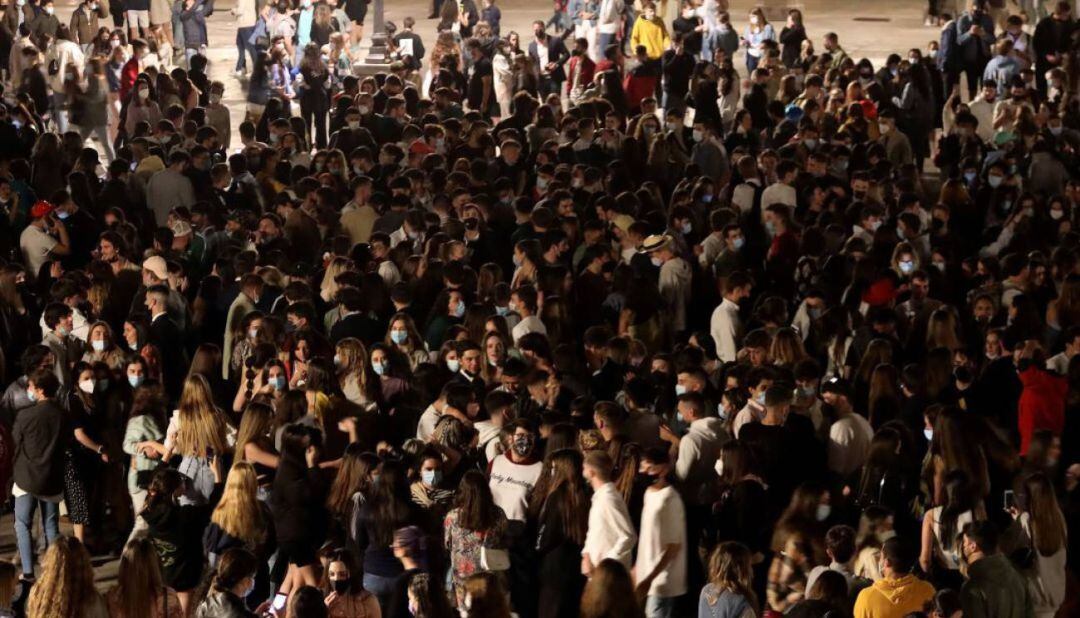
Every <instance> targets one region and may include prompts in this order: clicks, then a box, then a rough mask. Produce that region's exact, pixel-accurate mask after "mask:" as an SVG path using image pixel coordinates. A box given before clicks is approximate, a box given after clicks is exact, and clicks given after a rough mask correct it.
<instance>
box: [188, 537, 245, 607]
mask: <svg viewBox="0 0 1080 618" xmlns="http://www.w3.org/2000/svg"><path fill="white" fill-rule="evenodd" d="M257 568H258V559H257V558H256V557H255V555H254V554H252V553H251V552H249V551H248V550H246V549H241V548H239V547H236V548H233V549H230V550H227V551H226V552H225V553H224V554H222V555H221V559H220V561H219V562H218V565H217V568H216V569H215V571H214V579H213V581H212V583H211V584H210V592H209V593H208V594H207V596H206V598H205V599H203V601H202V603H200V604H199V607H198V609H197V610H196V612H195V616H196V617H197V618H210V617H211V616H213V617H215V618H217V617H220V618H255V616H256V614H255V613H254V612H250V611H248V609H247V606H246V605H245V603H244V599H245V598H246V597H247V594H248V593H249V592H250V591H251V588H252V587H254V585H255V571H256V570H257Z"/></svg>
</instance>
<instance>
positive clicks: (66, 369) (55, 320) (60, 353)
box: [41, 303, 85, 386]
mask: <svg viewBox="0 0 1080 618" xmlns="http://www.w3.org/2000/svg"><path fill="white" fill-rule="evenodd" d="M44 319H45V326H46V328H48V329H49V332H47V333H46V334H45V336H44V337H43V338H42V340H41V343H42V345H44V346H46V347H48V348H49V351H51V352H52V356H53V359H54V361H55V364H54V365H53V372H54V373H55V375H56V377H57V379H58V380H60V383H61V384H62V385H65V386H71V385H72V382H71V368H72V367H73V366H74V364H75V362H76V361H77V360H79V358H80V357H81V356H82V353H81V351H80V350H81V349H82V348H83V347H84V345H85V344H84V343H83V342H82V341H80V340H79V339H77V338H75V336H74V335H72V334H71V331H72V329H73V328H74V326H73V319H74V318H73V316H72V309H71V307H69V306H67V305H65V304H64V303H49V304H48V305H46V307H45V312H44Z"/></svg>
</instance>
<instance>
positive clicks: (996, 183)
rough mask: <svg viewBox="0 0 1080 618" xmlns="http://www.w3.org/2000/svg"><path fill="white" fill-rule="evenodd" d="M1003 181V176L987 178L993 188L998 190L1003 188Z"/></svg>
mask: <svg viewBox="0 0 1080 618" xmlns="http://www.w3.org/2000/svg"><path fill="white" fill-rule="evenodd" d="M1001 180H1002V178H1001V176H997V175H993V174H991V175H990V176H988V177H987V179H986V182H987V183H989V184H990V186H991V187H992V188H994V189H996V188H998V187H1000V186H1001Z"/></svg>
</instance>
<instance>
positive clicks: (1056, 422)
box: [1018, 366, 1069, 455]
mask: <svg viewBox="0 0 1080 618" xmlns="http://www.w3.org/2000/svg"><path fill="white" fill-rule="evenodd" d="M1020 383H1021V384H1022V385H1023V387H1024V390H1023V391H1021V393H1020V409H1019V421H1018V425H1019V427H1018V428H1019V430H1020V454H1021V455H1026V454H1027V450H1028V444H1030V443H1031V436H1032V434H1034V433H1035V432H1036V431H1037V430H1039V429H1049V430H1050V431H1052V432H1054V433H1056V434H1058V435H1061V432H1062V431H1063V430H1064V429H1065V395H1066V393H1067V392H1068V390H1069V383H1068V381H1066V380H1065V378H1064V377H1062V376H1059V375H1057V374H1056V373H1052V372H1049V371H1046V370H1045V369H1040V368H1038V367H1034V366H1032V367H1028V368H1027V369H1025V370H1023V371H1021V372H1020Z"/></svg>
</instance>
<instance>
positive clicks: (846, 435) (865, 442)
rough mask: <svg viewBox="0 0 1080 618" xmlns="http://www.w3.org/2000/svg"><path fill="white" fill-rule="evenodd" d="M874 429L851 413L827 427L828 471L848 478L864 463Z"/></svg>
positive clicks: (868, 452) (867, 422) (860, 417)
mask: <svg viewBox="0 0 1080 618" xmlns="http://www.w3.org/2000/svg"><path fill="white" fill-rule="evenodd" d="M873 439H874V428H873V427H871V426H870V421H868V420H866V419H865V418H863V417H862V416H860V415H858V414H856V413H854V412H851V413H849V414H847V415H845V416H843V417H842V418H840V419H838V420H837V421H836V422H834V423H833V424H832V425H830V426H829V470H831V471H833V472H835V473H837V474H839V475H841V476H848V475H850V474H852V473H853V472H855V471H856V470H858V469H859V468H860V467H862V465H863V464H865V463H866V458H867V456H868V455H869V454H870V441H871V440H873Z"/></svg>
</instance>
